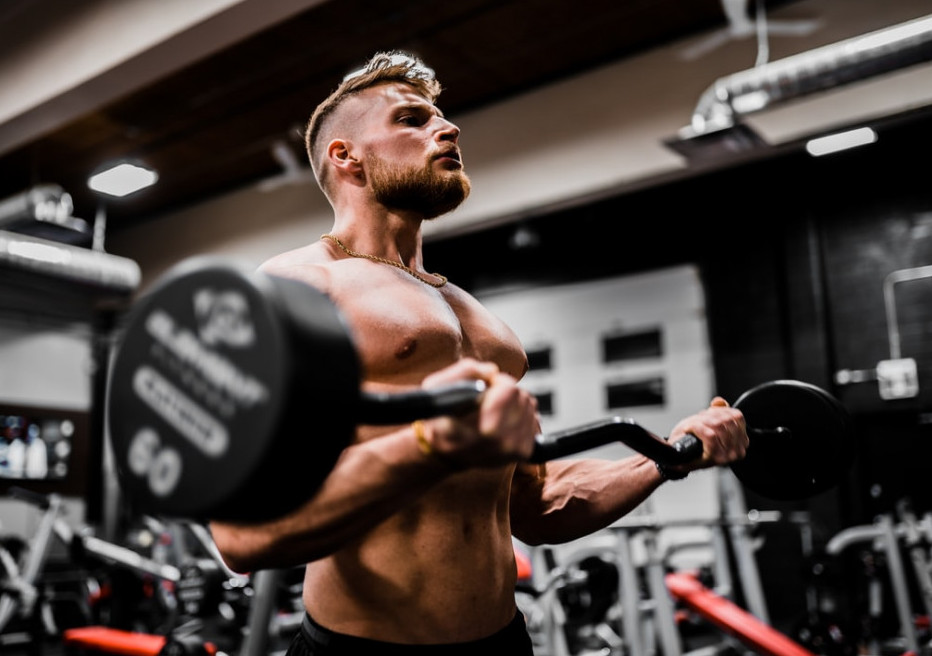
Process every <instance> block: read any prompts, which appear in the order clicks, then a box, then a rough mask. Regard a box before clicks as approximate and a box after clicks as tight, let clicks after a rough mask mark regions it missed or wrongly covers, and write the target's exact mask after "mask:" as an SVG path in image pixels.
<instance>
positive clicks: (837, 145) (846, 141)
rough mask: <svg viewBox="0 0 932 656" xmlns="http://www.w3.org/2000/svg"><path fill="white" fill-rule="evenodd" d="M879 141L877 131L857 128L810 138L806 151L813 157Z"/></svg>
mask: <svg viewBox="0 0 932 656" xmlns="http://www.w3.org/2000/svg"><path fill="white" fill-rule="evenodd" d="M875 141H877V133H876V132H874V130H872V129H871V128H857V129H856V130H848V131H846V132H836V133H835V134H829V135H826V136H824V137H818V138H816V139H810V140H809V141H808V142H806V152H807V153H809V154H810V155H812V156H813V157H821V156H822V155H828V154H830V153H837V152H838V151H841V150H848V149H849V148H855V147H857V146H864V145H867V144H872V143H874V142H875Z"/></svg>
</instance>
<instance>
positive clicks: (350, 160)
mask: <svg viewBox="0 0 932 656" xmlns="http://www.w3.org/2000/svg"><path fill="white" fill-rule="evenodd" d="M352 148H353V144H352V143H351V142H349V141H346V140H344V139H334V140H333V141H331V142H330V143H329V144H328V145H327V159H328V160H330V165H331V166H332V167H333V168H334V169H336V170H338V171H342V172H344V173H346V174H349V175H352V176H361V175H362V166H361V165H360V164H359V160H357V159H356V158H355V157H354V156H353V154H352Z"/></svg>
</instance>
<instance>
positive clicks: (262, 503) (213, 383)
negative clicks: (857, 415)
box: [106, 256, 854, 520]
mask: <svg viewBox="0 0 932 656" xmlns="http://www.w3.org/2000/svg"><path fill="white" fill-rule="evenodd" d="M360 366H361V365H360V362H359V359H358V355H357V353H356V350H355V347H354V345H353V342H352V337H351V335H350V331H349V329H348V326H347V325H346V323H345V320H344V319H343V317H342V315H341V314H340V312H339V310H338V309H337V308H336V306H335V305H334V304H333V303H332V302H331V301H330V300H329V299H328V298H327V297H326V296H325V295H324V294H323V293H321V292H320V291H319V290H317V289H315V288H313V287H311V286H309V285H306V284H304V283H300V282H297V281H294V280H289V279H285V278H279V277H275V276H269V275H266V274H262V273H259V272H256V271H253V270H250V269H248V268H247V267H245V266H243V265H240V264H237V263H233V262H230V261H225V260H222V259H219V258H214V257H206V256H203V257H196V258H189V259H188V260H185V261H183V262H181V263H179V264H178V265H176V266H175V267H174V268H173V269H172V270H170V271H169V272H168V273H166V274H165V275H163V276H162V277H161V278H160V279H159V280H157V281H155V283H153V285H152V286H151V288H150V290H149V291H148V292H147V293H146V294H145V295H144V296H143V297H141V298H140V299H139V301H138V302H137V303H136V304H135V305H134V306H133V308H132V309H131V311H130V312H128V313H127V316H126V317H125V321H124V324H123V326H122V327H121V335H120V338H119V339H118V343H117V347H116V349H115V352H114V356H113V359H112V362H111V371H110V375H109V376H108V388H107V394H106V418H107V421H108V426H109V431H110V435H111V439H112V443H113V447H114V454H115V459H116V467H117V473H118V476H119V478H120V482H121V485H122V486H123V489H124V490H125V491H126V492H127V495H128V497H129V501H130V502H131V503H134V504H136V505H137V507H138V509H139V510H141V511H144V512H147V513H149V514H153V515H168V516H183V517H188V518H194V519H224V520H261V519H271V518H273V517H277V516H280V515H282V514H285V513H287V512H288V511H290V510H292V509H294V508H296V507H297V506H298V505H300V504H301V503H302V502H303V501H305V500H307V499H308V498H309V497H310V496H311V495H312V494H313V493H314V492H315V491H316V490H317V489H318V488H319V486H320V485H321V484H322V483H323V480H324V479H325V478H326V477H327V475H328V474H329V473H330V471H331V470H332V468H333V466H334V464H335V463H336V460H337V458H338V457H339V455H340V452H341V451H342V450H343V449H344V448H345V447H346V446H347V445H348V444H349V443H350V440H351V439H352V436H353V434H354V431H355V426H356V425H360V424H371V425H392V424H400V423H408V422H410V421H413V420H415V419H423V418H429V417H435V416H440V415H450V414H460V413H464V412H468V411H470V410H472V409H475V407H476V403H477V399H478V397H479V395H480V394H481V393H482V391H483V386H482V383H481V382H476V383H466V384H456V385H451V386H448V387H443V388H438V389H431V390H423V389H417V390H414V391H410V392H402V393H395V394H376V393H369V392H366V391H362V390H360V380H361V376H360ZM732 405H733V406H734V407H736V408H738V409H740V410H741V411H742V412H743V413H744V415H745V419H746V421H747V425H748V427H749V428H748V434H749V436H750V437H751V445H750V447H749V448H748V453H747V456H746V457H745V458H744V459H743V460H742V461H740V462H737V463H734V464H733V465H732V469H733V470H734V472H735V474H736V475H737V477H738V478H739V479H740V480H741V481H742V482H743V483H744V484H745V485H746V486H747V487H748V488H749V489H751V490H753V491H755V492H757V493H759V494H761V495H762V496H765V497H769V498H772V499H777V500H793V499H803V498H807V497H810V496H813V495H816V494H818V493H821V492H824V491H827V490H829V489H830V488H832V487H834V486H836V485H837V484H838V483H839V481H840V480H841V478H842V477H843V476H844V474H845V473H846V471H847V469H848V468H849V466H850V465H851V463H852V461H853V453H854V449H853V446H852V442H851V440H850V439H849V437H850V433H851V427H850V418H849V416H848V414H847V412H846V411H845V409H844V407H843V406H842V405H841V404H840V403H839V402H838V401H837V400H836V399H835V398H834V397H832V396H831V395H830V394H828V393H827V392H826V391H824V390H822V389H821V388H819V387H816V386H814V385H811V384H808V383H804V382H801V381H795V380H777V381H771V382H767V383H764V384H762V385H759V386H757V387H754V388H753V389H751V390H749V391H747V392H745V393H744V394H742V395H741V396H740V398H738V399H737V400H736V401H735V402H734V403H733V404H732ZM612 442H621V443H624V444H626V445H628V446H629V447H631V448H632V449H634V450H635V451H638V452H640V453H642V454H644V455H646V456H647V457H648V458H651V459H653V460H655V461H657V462H659V463H661V464H664V465H674V464H681V463H684V462H689V461H690V460H692V459H695V458H697V457H699V456H700V455H701V449H702V445H701V443H700V442H699V440H698V439H696V438H694V437H691V436H687V437H686V438H684V439H681V440H678V441H676V442H673V443H669V442H667V441H665V440H664V439H663V438H661V437H658V436H657V435H654V434H653V433H651V432H650V431H648V430H646V429H645V428H643V427H641V426H639V425H638V424H637V423H635V422H634V421H632V420H631V419H628V418H623V417H611V418H608V419H604V420H600V421H596V422H593V423H591V424H587V425H584V426H580V427H578V428H573V429H569V430H564V431H560V432H557V433H554V434H552V435H549V436H540V437H539V438H538V442H537V444H536V447H535V449H534V453H533V455H532V458H531V460H532V461H535V462H543V461H547V460H552V459H555V458H559V457H564V456H568V455H572V454H576V453H580V452H582V451H585V450H588V449H592V448H595V447H598V446H601V445H605V444H608V443H612ZM263 491H264V493H263Z"/></svg>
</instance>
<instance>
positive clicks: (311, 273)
mask: <svg viewBox="0 0 932 656" xmlns="http://www.w3.org/2000/svg"><path fill="white" fill-rule="evenodd" d="M331 264H333V260H332V258H330V257H328V255H327V252H326V249H322V248H320V247H319V245H318V244H317V243H312V244H308V245H306V246H301V247H300V248H295V249H293V250H290V251H285V252H283V253H279V254H277V255H273V256H272V257H270V258H268V259H267V260H265V261H264V262H262V264H260V265H259V271H261V272H262V273H265V274H267V275H270V276H279V277H282V278H294V279H297V280H301V281H303V282H307V283H309V284H314V285H321V284H323V283H324V282H326V280H327V278H328V274H327V268H328V265H331Z"/></svg>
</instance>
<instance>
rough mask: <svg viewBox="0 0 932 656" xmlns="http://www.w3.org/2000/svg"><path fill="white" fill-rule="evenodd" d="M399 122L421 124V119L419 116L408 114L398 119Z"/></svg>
mask: <svg viewBox="0 0 932 656" xmlns="http://www.w3.org/2000/svg"><path fill="white" fill-rule="evenodd" d="M398 122H399V123H404V124H405V125H420V124H421V119H420V117H418V116H413V115H406V116H402V117H400V118H399V119H398Z"/></svg>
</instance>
